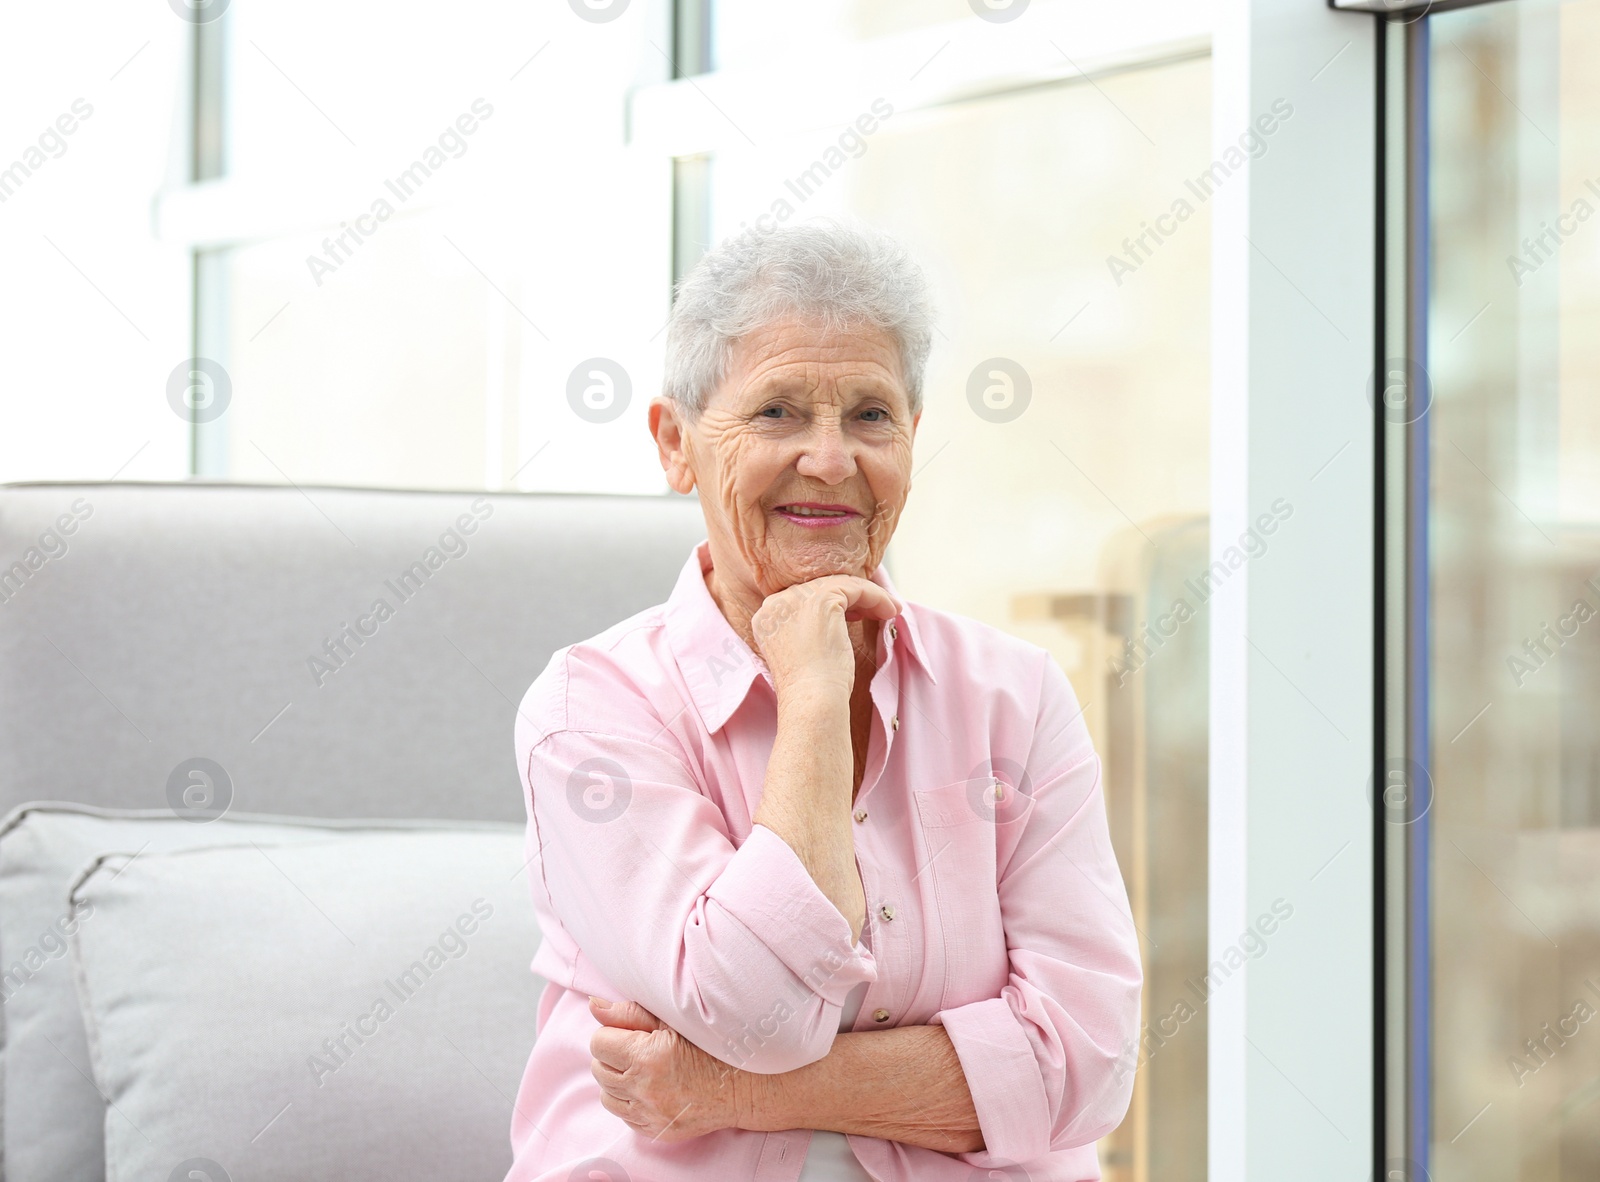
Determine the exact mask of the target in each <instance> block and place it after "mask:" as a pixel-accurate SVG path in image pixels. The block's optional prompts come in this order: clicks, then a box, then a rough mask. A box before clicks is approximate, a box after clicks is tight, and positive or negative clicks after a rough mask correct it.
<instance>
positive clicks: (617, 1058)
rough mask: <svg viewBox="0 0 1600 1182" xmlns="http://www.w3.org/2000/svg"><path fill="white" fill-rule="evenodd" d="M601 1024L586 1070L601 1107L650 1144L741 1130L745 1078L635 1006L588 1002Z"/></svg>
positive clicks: (735, 1069) (620, 1002)
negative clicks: (597, 1085)
mask: <svg viewBox="0 0 1600 1182" xmlns="http://www.w3.org/2000/svg"><path fill="white" fill-rule="evenodd" d="M589 1012H590V1013H591V1014H593V1015H594V1016H595V1018H596V1019H597V1020H598V1021H599V1022H600V1024H601V1025H600V1029H599V1030H596V1031H595V1032H594V1034H593V1036H592V1037H591V1038H590V1039H589V1053H590V1054H591V1055H593V1056H594V1058H593V1059H592V1060H591V1061H590V1063H589V1069H590V1070H591V1071H592V1072H593V1073H594V1077H595V1079H596V1080H598V1081H599V1083H600V1102H601V1104H603V1105H604V1106H605V1108H606V1111H608V1112H612V1113H615V1114H616V1115H617V1116H619V1117H621V1118H622V1119H623V1120H624V1121H625V1122H627V1123H628V1124H629V1125H631V1126H632V1127H633V1128H634V1129H636V1130H637V1131H639V1132H640V1133H643V1134H645V1135H647V1136H649V1137H651V1138H652V1139H656V1140H661V1141H667V1142H672V1141H687V1140H689V1139H690V1138H692V1137H701V1136H704V1135H705V1134H706V1133H714V1132H716V1131H717V1130H718V1129H731V1128H737V1127H738V1117H739V1113H740V1111H741V1103H742V1100H741V1097H742V1094H743V1092H744V1090H745V1087H744V1084H745V1081H744V1079H743V1078H742V1077H743V1076H744V1075H745V1074H746V1073H745V1072H742V1071H740V1070H738V1069H737V1068H735V1067H730V1066H728V1064H726V1063H724V1062H722V1061H721V1060H720V1059H717V1058H714V1057H713V1056H711V1055H708V1054H706V1053H705V1052H704V1051H702V1050H701V1049H700V1048H699V1047H697V1046H695V1045H694V1044H693V1043H692V1042H690V1041H689V1040H688V1039H686V1038H684V1037H683V1036H682V1035H681V1034H679V1033H678V1032H677V1031H676V1030H673V1029H672V1028H671V1027H670V1026H667V1025H666V1024H665V1023H663V1022H662V1021H661V1020H660V1019H658V1018H657V1017H656V1016H655V1015H654V1014H652V1013H651V1012H650V1011H649V1010H647V1009H645V1008H644V1007H643V1006H641V1005H639V1004H638V1003H637V1002H632V1001H613V1002H611V1004H610V1005H609V1006H608V1007H605V1008H601V1007H599V1006H597V1005H595V999H593V998H591V999H590V1002H589Z"/></svg>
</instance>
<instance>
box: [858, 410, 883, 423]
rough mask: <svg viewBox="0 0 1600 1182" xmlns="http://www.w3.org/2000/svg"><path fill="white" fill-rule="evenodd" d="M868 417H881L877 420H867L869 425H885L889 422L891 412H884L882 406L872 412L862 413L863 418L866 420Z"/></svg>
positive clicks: (865, 411)
mask: <svg viewBox="0 0 1600 1182" xmlns="http://www.w3.org/2000/svg"><path fill="white" fill-rule="evenodd" d="M868 415H877V416H879V417H878V418H875V419H867V422H869V423H885V422H888V421H889V412H888V411H886V410H884V409H883V408H882V407H881V406H875V407H873V408H872V409H871V410H864V411H862V412H861V417H862V418H866V417H867V416H868Z"/></svg>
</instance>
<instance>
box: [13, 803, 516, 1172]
mask: <svg viewBox="0 0 1600 1182" xmlns="http://www.w3.org/2000/svg"><path fill="white" fill-rule="evenodd" d="M418 827H422V828H432V826H431V825H429V823H427V822H407V821H395V822H381V821H379V822H360V823H357V822H341V821H297V820H295V819H293V818H269V817H257V816H250V815H244V814H240V815H232V814H230V815H229V816H227V817H225V818H223V819H222V820H220V821H216V822H212V823H206V824H195V823H192V822H189V821H185V820H180V819H178V817H176V816H174V815H173V814H172V813H171V812H170V811H168V810H165V809H162V810H151V811H144V812H135V811H109V810H103V809H94V808H89V807H86V806H76V805H67V804H50V803H39V804H31V805H25V806H23V807H21V808H18V809H16V810H14V811H13V812H12V813H11V814H10V815H9V816H7V817H6V818H5V819H4V820H3V821H0V997H3V1000H4V1006H3V1008H0V1016H3V1019H4V1022H3V1025H0V1084H3V1086H0V1113H3V1123H0V1145H3V1149H4V1156H3V1158H0V1171H3V1176H4V1177H5V1178H7V1179H9V1180H10V1182H46V1180H51V1182H54V1180H56V1179H62V1178H71V1179H73V1180H74V1182H92V1180H94V1179H98V1178H100V1177H101V1176H102V1175H101V1172H102V1170H103V1164H104V1146H103V1142H102V1126H103V1123H104V1119H105V1111H106V1107H105V1102H104V1100H103V1099H102V1097H101V1095H100V1094H99V1092H98V1091H97V1090H96V1089H95V1085H94V1082H93V1074H92V1070H91V1066H90V1062H89V1049H88V1045H87V1043H86V1041H85V1035H84V1026H83V1020H82V1017H81V1016H80V1013H79V1009H78V997H77V993H76V990H75V988H74V984H73V980H72V973H71V966H70V962H69V959H68V955H67V953H68V943H69V940H70V937H71V935H72V933H73V931H74V930H75V929H76V927H77V926H78V925H79V924H80V923H83V922H89V923H92V922H94V920H95V917H94V916H93V915H90V916H88V917H83V916H77V915H74V914H73V913H72V912H71V910H70V909H69V907H68V904H67V892H68V889H69V888H70V886H71V885H72V882H73V880H74V879H75V878H76V876H77V874H78V873H79V872H80V871H81V870H82V869H83V868H84V866H85V865H86V864H88V863H90V862H92V861H93V860H94V859H95V858H96V857H97V856H98V855H100V854H102V853H105V852H108V851H124V852H127V853H129V854H133V853H138V854H139V856H140V859H141V860H142V859H143V858H144V857H146V856H150V855H154V854H157V853H162V852H167V851H171V850H176V849H184V848H190V847H195V846H206V845H214V844H217V843H219V842H225V843H235V844H236V843H239V842H242V841H251V840H253V841H257V842H261V843H263V844H264V843H266V842H269V841H270V842H272V843H276V844H282V843H285V842H295V841H306V840H322V839H325V838H326V837H328V836H330V835H332V834H337V833H343V832H347V831H356V830H363V829H364V830H371V829H374V828H382V829H401V830H410V829H415V828H418ZM454 827H456V828H466V829H483V830H485V831H487V832H492V833H495V834H497V835H498V834H500V833H501V832H502V830H506V829H507V827H506V826H502V825H498V824H490V823H483V824H478V825H474V824H473V823H470V822H460V823H457V824H456V825H455V826H454ZM281 954H282V955H284V956H285V957H286V958H287V957H289V956H290V955H291V954H292V950H281ZM529 956H530V957H531V956H532V952H531V951H530V952H529ZM518 975H519V977H521V976H525V975H526V973H525V971H523V972H519V974H518Z"/></svg>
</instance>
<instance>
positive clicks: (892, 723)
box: [889, 714, 900, 731]
mask: <svg viewBox="0 0 1600 1182" xmlns="http://www.w3.org/2000/svg"><path fill="white" fill-rule="evenodd" d="M889 729H890V730H892V731H897V730H899V729H900V716H899V715H898V714H896V715H895V716H894V717H893V718H891V719H890V720H889Z"/></svg>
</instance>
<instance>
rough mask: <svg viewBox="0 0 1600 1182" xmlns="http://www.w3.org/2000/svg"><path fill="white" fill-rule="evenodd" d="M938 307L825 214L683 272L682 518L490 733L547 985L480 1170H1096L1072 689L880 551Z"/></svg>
mask: <svg viewBox="0 0 1600 1182" xmlns="http://www.w3.org/2000/svg"><path fill="white" fill-rule="evenodd" d="M931 328H932V323H931V313H930V311H929V302H928V298H927V293H926V288H925V283H924V280H923V278H922V275H921V272H920V271H919V270H918V268H917V267H916V265H915V264H914V263H913V262H912V261H911V260H910V259H909V258H908V257H907V256H906V254H905V252H904V251H903V250H901V249H900V248H899V247H898V246H897V245H896V244H894V243H893V242H892V241H890V240H887V239H885V238H882V237H880V236H878V235H876V234H872V233H868V232H865V231H862V230H857V229H852V228H848V227H843V226H838V225H833V224H827V223H824V224H809V225H804V226H798V227H792V228H785V229H781V230H778V231H776V232H774V233H770V234H766V235H763V236H761V237H757V238H754V239H753V240H747V241H737V240H736V241H733V242H731V243H727V244H724V245H723V246H722V247H720V248H718V249H716V250H714V251H713V252H711V253H710V254H708V255H707V256H706V257H705V258H704V259H703V260H702V261H701V263H700V264H699V266H698V267H697V268H696V269H695V270H694V272H693V273H692V274H691V275H690V276H688V277H687V278H686V279H685V280H684V281H683V283H682V285H681V286H680V287H679V289H678V295H677V303H676V306H675V307H674V309H673V312H672V320H671V324H670V332H669V336H668V344H667V372H666V383H665V396H664V397H661V398H657V399H655V400H654V401H652V403H651V404H650V414H649V422H650V430H651V432H652V433H653V435H654V436H655V440H656V443H657V445H658V447H659V449H660V455H661V463H662V466H663V467H664V468H665V469H666V473H667V478H668V480H669V482H670V483H671V485H672V487H673V488H674V489H676V490H677V491H678V492H680V493H688V492H690V491H691V490H692V489H696V488H698V489H699V490H700V504H701V507H702V508H703V510H704V512H705V518H706V533H707V539H706V540H705V541H704V542H702V543H700V544H699V545H698V546H697V547H696V548H695V550H694V551H693V553H691V554H690V555H689V556H688V561H687V562H686V563H685V564H684V567H683V572H682V574H681V575H680V576H679V578H678V582H677V585H676V587H675V588H674V589H673V591H672V594H671V596H670V597H669V598H668V600H667V602H666V603H664V604H662V605H661V606H659V607H654V608H651V609H650V610H648V611H645V612H641V613H640V614H638V615H636V616H634V617H633V618H631V619H628V620H624V621H622V622H621V623H619V624H617V625H615V626H614V627H612V628H610V629H608V630H607V631H605V632H603V633H601V634H600V635H599V636H596V637H594V638H593V639H592V640H587V641H584V642H583V643H581V644H574V645H572V646H571V647H569V648H565V649H562V650H561V651H560V652H558V653H556V654H555V656H554V657H552V658H551V660H550V664H549V666H548V667H547V668H546V669H545V670H544V672H543V673H541V674H540V675H539V678H538V679H537V680H536V681H535V682H534V684H533V686H532V688H531V689H529V691H528V693H527V696H526V697H525V698H524V700H523V702H522V706H521V710H520V715H519V721H518V723H517V728H516V749H517V761H518V764H519V766H520V769H521V774H522V776H523V777H524V783H523V787H524V789H525V793H526V804H527V809H528V845H527V851H528V855H529V878H530V884H531V887H532V891H533V897H534V905H535V909H536V912H537V915H538V918H539V921H540V924H541V926H542V928H543V931H544V940H543V943H542V945H541V946H540V948H539V951H538V955H537V957H536V958H535V960H534V962H533V969H534V971H535V972H537V973H538V974H540V975H541V976H543V977H544V978H546V979H547V980H548V982H549V985H548V986H547V988H546V989H545V991H544V994H543V997H542V1000H541V1002H540V1006H539V1016H538V1037H537V1042H536V1045H535V1047H534V1050H533V1055H532V1057H531V1058H530V1059H529V1062H528V1067H527V1072H526V1074H525V1076H524V1078H523V1081H522V1087H521V1090H520V1092H519V1094H518V1096H517V1102H516V1105H515V1111H514V1115H513V1118H512V1144H513V1148H514V1150H515V1156H516V1161H515V1164H514V1165H513V1167H512V1169H511V1172H510V1174H509V1175H508V1182H534V1180H540V1182H544V1180H560V1182H567V1180H568V1179H605V1180H607V1182H624V1180H627V1182H690V1180H693V1182H731V1180H740V1182H743V1180H746V1179H758V1180H768V1179H770V1180H772V1182H795V1180H796V1179H799V1180H801V1182H825V1180H826V1182H842V1180H851V1182H866V1180H867V1179H881V1180H887V1182H909V1180H911V1179H916V1180H917V1182H939V1180H943V1179H948V1180H951V1182H955V1180H957V1179H960V1180H963V1182H965V1180H967V1179H972V1178H979V1177H983V1178H989V1177H994V1178H999V1177H1007V1178H1027V1179H1031V1180H1032V1182H1047V1180H1055V1179H1059V1180H1062V1182H1066V1180H1077V1179H1088V1178H1098V1177H1099V1176H1100V1173H1099V1168H1098V1165H1097V1162H1096V1154H1095V1148H1094V1142H1095V1140H1096V1138H1098V1137H1101V1136H1103V1135H1104V1134H1106V1133H1107V1132H1109V1131H1110V1130H1111V1129H1113V1128H1114V1127H1116V1125H1117V1124H1118V1122H1119V1121H1120V1120H1121V1119H1122V1116H1123V1114H1124V1112H1125V1111H1126V1108H1127V1104H1128V1099H1129V1095H1130V1093H1131V1091H1132V1086H1133V1079H1132V1074H1133V1073H1132V1059H1133V1051H1134V1049H1135V1048H1134V1038H1135V1036H1136V1032H1137V1024H1138V1014H1139V990H1140V985H1141V975H1140V968H1139V956H1138V945H1137V943H1136V940H1135V932H1134V927H1133V920H1132V916H1131V913H1130V911H1129V907H1128V901H1127V895H1126V893H1125V892H1124V889H1123V885H1122V879H1121V876H1120V875H1119V873H1118V870H1117V864H1116V859H1115V856H1114V855H1113V853H1112V849H1111V842H1110V840H1109V835H1108V832H1107V828H1106V818H1105V806H1104V801H1103V798H1102V795H1101V787H1100V770H1099V769H1100V764H1099V760H1098V759H1097V758H1096V756H1095V753H1094V750H1093V748H1092V746H1091V744H1090V740H1089V734H1088V731H1087V729H1086V728H1085V726H1084V723H1083V719H1082V711H1081V708H1080V707H1079V705H1078V703H1077V700H1076V698H1075V697H1074V695H1073V692H1072V688H1071V687H1070V686H1069V685H1068V683H1067V679H1066V677H1065V676H1064V675H1063V674H1062V672H1061V670H1060V668H1059V667H1058V666H1057V665H1056V664H1055V662H1054V661H1053V660H1052V659H1051V658H1050V656H1049V654H1047V653H1046V652H1045V651H1044V650H1043V649H1040V648H1038V647H1037V646H1034V645H1031V644H1027V643H1024V642H1022V641H1020V640H1017V639H1015V638H1013V637H1011V636H1008V635H1006V634H1005V633H1002V632H999V631H997V630H996V629H994V628H991V627H988V626H986V625H984V624H980V623H978V622H976V621H974V620H970V619H966V618H963V617H961V616H957V615H952V614H950V613H947V612H942V611H936V610H934V609H932V608H927V607H922V606H920V605H918V604H914V603H910V602H907V601H906V600H904V599H902V598H901V597H900V596H899V595H898V594H897V593H896V591H895V589H894V586H893V585H892V584H891V583H890V581H889V579H888V576H887V575H886V574H885V573H884V571H883V568H882V567H881V566H880V562H881V561H882V559H883V555H884V550H885V548H886V547H887V546H888V544H889V540H890V538H891V537H893V535H894V530H895V524H896V522H897V521H898V520H899V518H900V513H901V510H902V509H903V508H904V507H905V503H906V497H907V494H908V493H909V492H910V491H911V467H912V465H911V448H912V440H913V438H914V436H915V434H916V429H917V423H918V421H919V419H920V418H921V411H922V371H923V366H924V363H925V361H926V358H927V354H928V348H929V344H930V336H931ZM955 462H956V463H959V462H960V461H959V460H957V461H955ZM979 1167H982V1168H981V1169H980V1168H979ZM1007 1167H1010V1168H1009V1169H1008V1168H1007ZM988 1170H993V1171H994V1172H992V1173H990V1172H987V1171H988Z"/></svg>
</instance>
